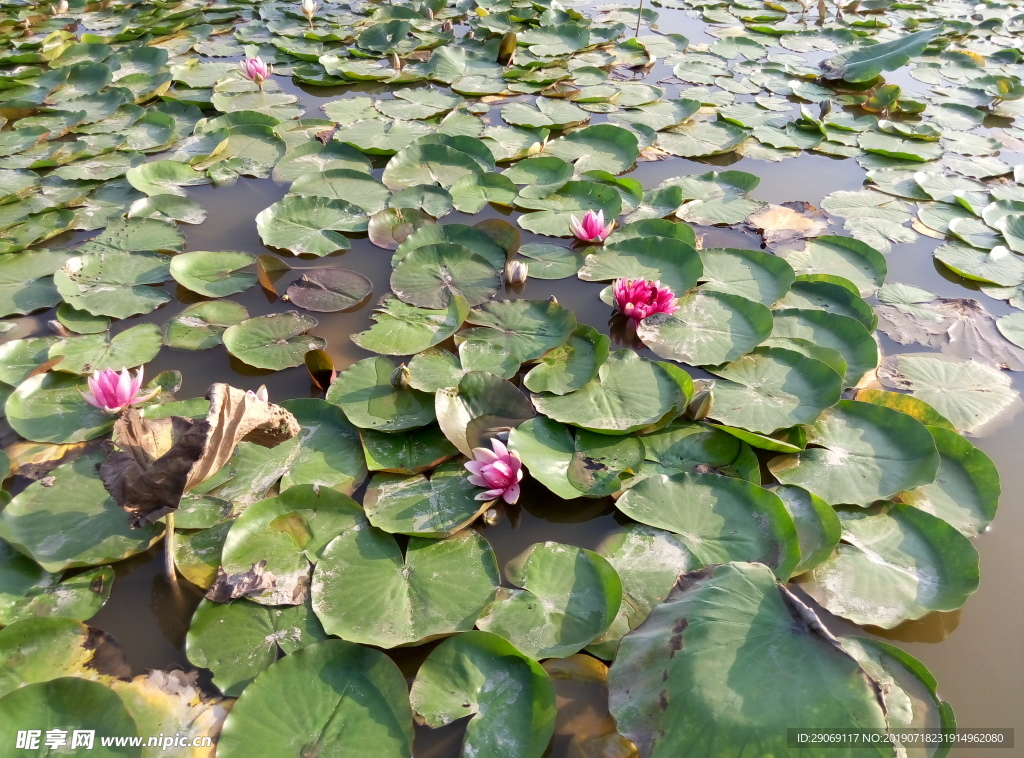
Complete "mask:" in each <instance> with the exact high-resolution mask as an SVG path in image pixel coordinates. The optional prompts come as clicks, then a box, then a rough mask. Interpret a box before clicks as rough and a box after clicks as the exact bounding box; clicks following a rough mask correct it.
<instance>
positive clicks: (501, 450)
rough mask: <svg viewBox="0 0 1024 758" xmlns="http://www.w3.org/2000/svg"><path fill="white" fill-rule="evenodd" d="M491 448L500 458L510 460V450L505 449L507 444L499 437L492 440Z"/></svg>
mask: <svg viewBox="0 0 1024 758" xmlns="http://www.w3.org/2000/svg"><path fill="white" fill-rule="evenodd" d="M491 447H492V448H493V449H494V452H495V453H497V454H498V457H500V458H508V448H507V447H505V443H504V442H502V441H501V440H499V439H498V438H497V437H492V438H491Z"/></svg>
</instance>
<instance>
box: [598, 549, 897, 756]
mask: <svg viewBox="0 0 1024 758" xmlns="http://www.w3.org/2000/svg"><path fill="white" fill-rule="evenodd" d="M797 603H799V601H798V600H795V599H794V598H793V596H792V595H791V594H790V593H789V592H788V590H786V589H785V588H784V587H782V586H780V585H779V584H778V583H777V581H776V578H775V577H774V576H773V575H772V573H771V571H770V570H769V569H768V568H767V567H765V566H761V565H758V564H751V563H727V564H724V565H721V566H713V567H709V568H707V569H701V570H698V571H695V572H693V573H691V574H688V575H686V577H685V579H684V580H683V581H681V582H680V583H679V584H677V585H676V587H675V589H673V591H672V593H671V594H670V595H669V597H668V599H667V600H666V601H665V602H664V603H662V604H661V605H658V606H655V608H654V610H653V611H652V612H651V615H650V616H648V617H647V621H646V622H644V625H643V627H642V628H641V629H639V630H637V631H636V632H633V633H630V634H627V635H626V636H625V637H624V638H623V639H622V642H620V643H619V650H618V654H617V656H616V659H615V663H614V664H612V667H611V669H610V671H609V673H608V690H609V708H610V710H611V712H612V715H613V716H614V717H615V721H616V723H617V724H618V728H619V730H620V731H621V732H622V734H623V735H625V736H626V737H627V738H629V739H630V740H632V741H633V743H634V744H636V745H637V747H638V748H639V750H640V751H641V755H646V756H651V757H652V758H668V757H669V756H679V755H691V754H693V755H697V754H699V755H705V756H709V758H710V757H711V756H715V757H716V758H717V757H718V756H722V757H723V758H724V756H736V755H740V754H742V752H743V751H744V750H745V749H748V748H749V746H750V745H751V744H756V745H757V746H758V747H757V751H758V754H759V755H762V754H770V753H772V752H775V753H778V754H780V755H781V754H785V753H786V752H788V751H790V750H791V748H789V747H787V733H786V731H785V730H780V729H778V727H777V726H776V725H777V724H779V723H790V722H792V723H799V724H801V727H800V728H801V729H809V730H811V731H813V730H814V729H815V728H821V729H828V728H834V727H833V725H834V724H857V725H859V726H860V727H861V728H865V729H877V730H885V729H886V728H887V724H888V722H887V721H886V716H885V712H884V710H883V708H882V705H881V703H880V700H879V697H878V690H877V686H876V684H875V683H874V681H873V680H871V679H870V678H869V677H867V676H866V675H865V674H864V671H863V670H862V669H861V667H860V666H859V665H858V663H857V661H856V660H855V659H854V658H853V657H852V656H850V655H849V654H848V653H846V652H844V651H843V650H842V649H841V648H839V647H838V646H837V645H836V644H835V642H834V639H833V638H832V637H831V636H826V635H825V634H824V633H822V632H821V631H820V627H818V626H817V624H818V623H819V622H818V621H817V619H816V618H815V617H814V614H813V612H812V611H810V610H809V609H807V608H806V607H805V606H803V604H802V603H800V604H799V605H798V604H797ZM804 611H806V613H805V612H804ZM751 640H758V641H760V643H761V644H751ZM764 645H768V646H769V648H770V649H772V650H774V651H776V654H775V655H766V654H765V650H766V649H768V648H765V647H764ZM789 677H795V678H796V679H798V680H799V681H800V682H802V683H803V685H802V686H800V687H778V686H777V685H778V682H780V681H785V680H787V679H788V678H789ZM766 694H768V695H769V696H766ZM739 702H742V703H744V704H745V706H744V707H743V708H741V709H740V708H737V707H736V703H739ZM662 704H664V705H662ZM805 752H806V753H807V754H808V756H846V757H850V758H852V756H856V755H864V756H869V755H870V756H877V758H881V757H882V756H888V755H891V753H892V749H891V747H889V746H888V745H883V746H879V747H877V748H868V749H863V746H860V747H857V748H849V747H843V746H839V747H836V746H832V745H830V746H828V747H827V748H814V747H812V748H810V749H808V750H806V751H805Z"/></svg>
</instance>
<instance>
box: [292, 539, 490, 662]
mask: <svg viewBox="0 0 1024 758" xmlns="http://www.w3.org/2000/svg"><path fill="white" fill-rule="evenodd" d="M497 585H498V566H497V562H496V561H495V558H494V553H493V551H492V550H491V547H490V545H488V544H487V541H486V540H485V539H484V538H483V537H481V536H480V535H479V534H477V533H476V532H475V531H473V530H471V529H468V530H465V531H462V532H460V533H459V534H457V535H455V536H453V537H449V538H447V539H443V540H434V539H424V538H422V537H411V538H409V542H408V546H407V547H406V549H405V553H404V555H403V552H402V550H401V549H400V548H399V546H398V543H397V542H396V541H395V538H394V537H392V536H391V535H390V534H387V533H386V532H383V531H380V530H379V529H375V528H373V527H371V526H360V527H356V528H353V529H349V530H347V531H345V532H343V533H342V534H340V535H339V536H337V537H335V538H334V540H333V541H332V542H331V543H330V544H329V545H328V546H327V548H326V549H325V550H324V552H323V555H322V556H321V558H320V562H319V563H317V565H316V570H315V571H314V573H313V587H312V592H313V610H314V611H316V615H317V616H318V617H319V618H320V621H321V623H323V625H324V629H326V630H327V632H328V633H329V634H335V635H338V636H340V637H343V638H344V639H347V640H351V641H353V642H359V643H362V644H366V645H375V646H377V647H384V648H391V647H395V646H396V645H406V644H410V643H417V642H423V641H426V640H430V639H433V638H435V637H440V636H445V635H449V634H453V633H455V632H459V631H467V630H469V629H472V628H473V624H474V623H475V622H476V620H477V617H478V616H479V615H480V613H481V611H483V609H484V607H485V606H486V605H487V604H488V603H489V602H490V601H491V599H492V598H493V597H494V593H495V591H496V589H497ZM367 587H374V588H376V589H375V591H374V592H373V593H371V594H367V592H366V588H367ZM354 597H359V598H360V601H359V602H358V603H355V602H352V598H354Z"/></svg>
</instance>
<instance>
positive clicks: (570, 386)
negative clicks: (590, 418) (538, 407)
mask: <svg viewBox="0 0 1024 758" xmlns="http://www.w3.org/2000/svg"><path fill="white" fill-rule="evenodd" d="M609 345H610V340H609V339H608V337H606V336H605V335H603V334H601V333H600V332H598V331H597V330H596V329H594V328H593V327H591V326H587V325H585V324H580V325H579V326H577V327H576V328H575V329H573V331H572V334H570V335H569V339H568V341H567V342H566V343H565V344H563V345H559V346H557V347H553V348H551V349H550V350H548V351H547V352H546V353H544V354H543V355H542V356H541V357H540V360H539V363H538V364H537V365H536V366H534V367H533V368H532V369H530V371H529V373H528V374H527V375H526V376H525V377H523V385H524V386H525V387H526V388H527V389H528V390H530V391H531V392H550V393H551V394H553V395H565V394H568V393H569V392H573V391H575V390H578V389H580V388H581V387H583V385H585V384H586V383H587V382H589V381H591V380H592V379H593V378H594V377H596V376H597V372H598V369H600V368H601V365H602V364H603V363H604V362H605V361H606V360H608V354H609V353H608V348H609Z"/></svg>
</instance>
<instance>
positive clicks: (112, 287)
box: [53, 250, 171, 318]
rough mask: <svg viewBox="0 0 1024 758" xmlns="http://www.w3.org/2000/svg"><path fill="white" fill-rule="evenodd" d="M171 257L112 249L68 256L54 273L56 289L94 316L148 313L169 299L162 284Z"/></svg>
mask: <svg viewBox="0 0 1024 758" xmlns="http://www.w3.org/2000/svg"><path fill="white" fill-rule="evenodd" d="M170 260H171V259H169V258H168V257H167V256H165V255H161V254H160V253H147V252H123V251H119V250H111V251H108V252H102V253H98V254H95V255H82V256H79V257H77V258H71V259H69V260H68V261H67V262H66V263H65V264H64V268H62V269H60V270H59V271H57V273H55V274H54V276H53V281H54V284H56V286H57V291H58V292H60V294H61V297H63V298H64V301H65V302H66V303H68V304H69V305H71V306H72V307H74V308H77V309H79V310H83V311H87V312H89V313H92V314H93V315H96V316H111V317H113V318H128V317H129V316H135V315H137V314H140V313H149V312H150V311H152V310H155V309H156V308H159V307H160V306H161V305H163V304H164V303H166V302H167V301H169V300H170V299H171V297H170V295H168V294H167V293H166V292H164V291H163V290H162V289H159V288H156V287H151V286H149V285H151V284H162V283H163V282H166V281H167V280H168V279H170V278H171V273H170Z"/></svg>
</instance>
